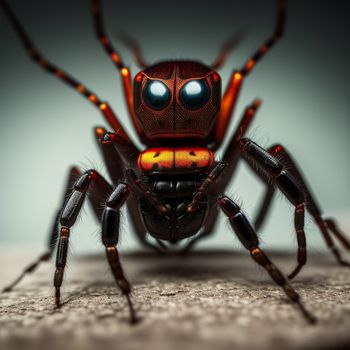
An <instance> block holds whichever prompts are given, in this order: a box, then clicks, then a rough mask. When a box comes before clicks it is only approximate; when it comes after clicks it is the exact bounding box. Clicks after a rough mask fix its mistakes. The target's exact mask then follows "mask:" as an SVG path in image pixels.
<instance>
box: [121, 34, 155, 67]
mask: <svg viewBox="0 0 350 350" xmlns="http://www.w3.org/2000/svg"><path fill="white" fill-rule="evenodd" d="M117 37H118V38H119V39H120V40H121V41H122V42H123V44H124V45H125V46H126V47H127V48H128V49H129V50H130V51H131V52H132V53H133V55H134V57H135V59H136V62H137V64H138V65H139V67H140V68H142V69H145V68H147V67H149V66H150V65H149V64H148V63H147V62H146V60H145V58H144V57H143V54H142V50H141V47H140V45H139V44H138V42H137V41H136V40H135V39H134V38H133V37H132V36H130V35H129V34H127V33H125V32H119V33H117Z"/></svg>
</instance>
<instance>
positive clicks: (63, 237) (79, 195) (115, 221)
mask: <svg viewBox="0 0 350 350" xmlns="http://www.w3.org/2000/svg"><path fill="white" fill-rule="evenodd" d="M103 181H104V180H103V178H102V176H101V175H99V174H98V173H97V172H96V171H95V170H88V171H86V172H85V173H84V174H83V175H82V176H81V177H80V178H79V179H78V180H77V181H76V183H75V185H74V189H73V192H72V194H71V196H70V197H69V199H68V201H67V202H66V204H65V206H64V208H63V210H62V214H61V216H60V239H59V243H58V247H57V256H56V272H55V276H54V286H55V291H56V293H55V302H56V307H58V308H59V307H60V305H61V304H60V299H61V292H60V289H61V285H62V281H63V275H64V269H65V266H66V261H67V253H68V246H69V236H70V230H71V228H72V226H73V225H74V224H75V222H76V219H77V217H78V215H79V213H80V211H81V208H82V206H83V204H84V200H85V197H86V195H87V193H88V192H89V193H90V189H91V185H93V186H97V187H99V184H101V183H102V182H103ZM102 190H103V189H102ZM129 192H130V187H129V186H128V185H127V184H124V183H120V184H119V185H117V187H116V188H115V190H114V191H113V192H112V194H111V195H110V196H109V198H108V200H107V202H106V207H105V208H104V210H103V212H102V216H101V222H102V243H103V245H104V246H105V248H106V255H107V259H108V262H109V265H110V267H111V270H112V273H113V275H114V278H115V280H116V282H117V285H118V287H119V288H120V290H121V291H122V293H123V294H125V295H126V298H127V301H128V306H129V310H130V318H131V321H132V322H135V321H136V317H135V312H134V310H133V307H132V304H131V301H130V296H129V294H130V291H131V290H130V286H129V283H128V282H127V280H126V279H125V277H124V274H123V270H122V267H121V264H120V262H119V255H118V251H117V249H116V247H115V245H116V244H117V242H118V234H119V221H120V211H119V209H120V207H121V206H122V205H123V204H124V202H125V200H126V198H127V197H128V195H129Z"/></svg>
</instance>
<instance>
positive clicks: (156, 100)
mask: <svg viewBox="0 0 350 350" xmlns="http://www.w3.org/2000/svg"><path fill="white" fill-rule="evenodd" d="M143 99H144V100H145V102H146V104H147V105H148V107H150V108H152V109H156V110H161V109H163V108H165V107H166V106H167V105H168V104H169V101H170V91H169V89H168V88H167V86H166V85H165V84H164V83H162V82H161V81H159V80H150V81H149V82H147V84H146V86H145V87H144V89H143Z"/></svg>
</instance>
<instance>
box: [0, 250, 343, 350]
mask: <svg viewBox="0 0 350 350" xmlns="http://www.w3.org/2000/svg"><path fill="white" fill-rule="evenodd" d="M3 260H4V257H2V258H1V260H0V262H1V266H6V269H2V271H1V274H0V283H1V286H4V285H5V282H6V281H9V279H10V277H11V276H12V277H14V276H15V275H16V273H18V270H19V269H20V268H21V263H22V261H21V259H19V260H18V259H16V257H15V256H13V257H12V259H11V261H8V259H7V260H6V262H5V261H3ZM22 260H23V259H22ZM273 260H274V261H275V262H276V263H277V265H278V266H280V267H281V268H282V269H283V270H284V271H285V272H288V271H290V270H291V268H292V267H293V266H294V264H295V257H294V256H293V257H292V256H290V255H286V254H273ZM123 262H124V265H125V270H126V271H127V275H128V277H129V280H130V281H131V282H132V283H133V286H134V290H133V300H134V305H135V308H136V310H137V312H138V315H139V317H140V318H141V319H142V320H141V322H140V323H139V324H137V325H135V326H130V325H129V324H128V313H127V308H126V302H125V300H124V299H123V297H122V296H120V294H119V292H118V291H117V289H116V288H115V286H114V283H113V280H112V279H111V277H110V275H109V270H108V267H107V265H106V263H105V260H104V258H103V257H93V256H91V257H84V258H78V259H74V260H71V261H70V264H69V268H68V269H67V278H66V280H65V286H64V288H63V299H64V306H63V307H62V309H61V310H58V311H56V310H55V309H54V307H53V290H52V286H51V281H52V275H53V265H52V264H47V265H46V266H42V267H40V269H39V271H37V273H35V274H34V275H33V276H30V277H28V278H27V279H26V280H25V281H24V282H23V283H22V284H20V285H19V286H18V287H17V288H16V290H14V291H13V292H11V293H6V294H1V295H0V347H1V349H6V350H10V349H21V350H23V349H33V350H34V349H38V348H46V347H49V348H50V349H51V350H55V349H64V350H67V349H80V348H81V349H86V350H89V349H96V348H99V349H103V350H108V349H143V350H145V349H152V350H157V349H167V350H168V349H170V350H171V349H272V348H274V349H317V350H320V349H339V348H344V349H349V348H350V300H349V299H350V293H349V292H350V285H349V282H350V271H349V269H347V268H344V267H339V266H337V265H336V264H335V263H334V261H333V260H332V259H331V258H330V257H328V256H326V257H324V256H313V257H311V258H310V259H309V263H308V265H307V267H306V268H305V269H304V271H303V272H302V274H301V275H300V276H298V277H297V279H296V280H295V281H294V283H293V285H294V286H295V287H296V289H297V290H298V291H299V292H300V294H301V295H302V298H303V300H304V302H305V304H306V305H307V308H308V309H309V310H310V311H312V312H313V313H314V314H315V315H316V316H317V318H318V323H317V324H316V325H309V324H307V323H306V322H305V320H304V319H303V318H302V317H301V315H300V313H299V312H298V310H297V309H295V308H294V307H293V306H291V304H290V303H288V302H287V300H286V298H285V296H284V294H283V293H282V292H281V291H280V290H279V288H278V287H276V286H275V285H274V284H273V283H272V282H271V281H270V279H269V278H268V277H267V276H266V274H265V272H264V271H263V270H262V269H260V268H259V267H258V266H256V265H255V264H254V263H253V262H251V261H250V259H249V256H247V254H241V253H235V254H233V253H227V252H213V253H195V254H191V255H189V256H188V257H182V256H155V255H153V254H144V255H142V254H133V255H127V256H124V258H123Z"/></svg>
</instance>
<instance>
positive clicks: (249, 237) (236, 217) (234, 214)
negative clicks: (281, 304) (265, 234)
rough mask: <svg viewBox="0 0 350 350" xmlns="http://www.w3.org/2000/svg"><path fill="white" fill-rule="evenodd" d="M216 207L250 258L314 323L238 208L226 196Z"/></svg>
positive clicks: (313, 320) (312, 321)
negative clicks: (227, 219)
mask: <svg viewBox="0 0 350 350" xmlns="http://www.w3.org/2000/svg"><path fill="white" fill-rule="evenodd" d="M218 205H219V206H220V207H221V209H222V210H223V212H224V213H225V214H226V216H227V217H228V218H229V221H230V225H231V227H232V229H233V230H234V232H235V233H236V235H237V237H238V239H239V240H240V241H241V243H242V244H243V246H244V247H245V248H246V249H248V250H249V252H250V255H251V257H252V258H253V259H254V260H255V261H256V262H257V263H258V264H259V265H261V266H262V267H263V268H264V269H265V270H266V271H267V272H268V274H269V275H270V277H271V278H272V280H273V281H274V282H275V283H277V284H278V285H279V286H281V287H282V288H283V290H284V292H285V294H286V296H287V297H288V298H289V300H290V301H291V302H293V303H294V304H295V305H296V306H298V308H299V309H300V311H301V312H302V314H303V315H304V317H306V319H307V320H308V321H309V322H310V323H314V322H315V321H316V320H315V318H314V317H313V316H312V315H311V314H310V313H309V312H308V311H307V310H306V309H305V307H304V305H303V303H302V302H301V300H300V296H299V294H298V293H297V292H296V291H295V290H294V288H293V287H292V286H291V285H290V284H289V282H288V280H287V279H286V278H285V277H284V276H283V274H282V273H281V271H280V270H279V269H278V268H277V267H276V266H275V265H274V264H273V263H272V262H271V261H270V259H269V258H268V257H267V256H266V254H265V253H264V252H263V251H262V249H261V248H260V247H259V240H258V236H257V235H256V232H255V230H254V228H253V226H252V225H251V224H250V222H249V221H248V219H247V218H246V216H245V215H244V213H243V212H242V211H241V209H240V207H239V206H238V205H237V204H236V203H235V202H233V201H232V200H231V199H230V198H228V197H226V196H223V197H221V198H220V199H219V200H218Z"/></svg>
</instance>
